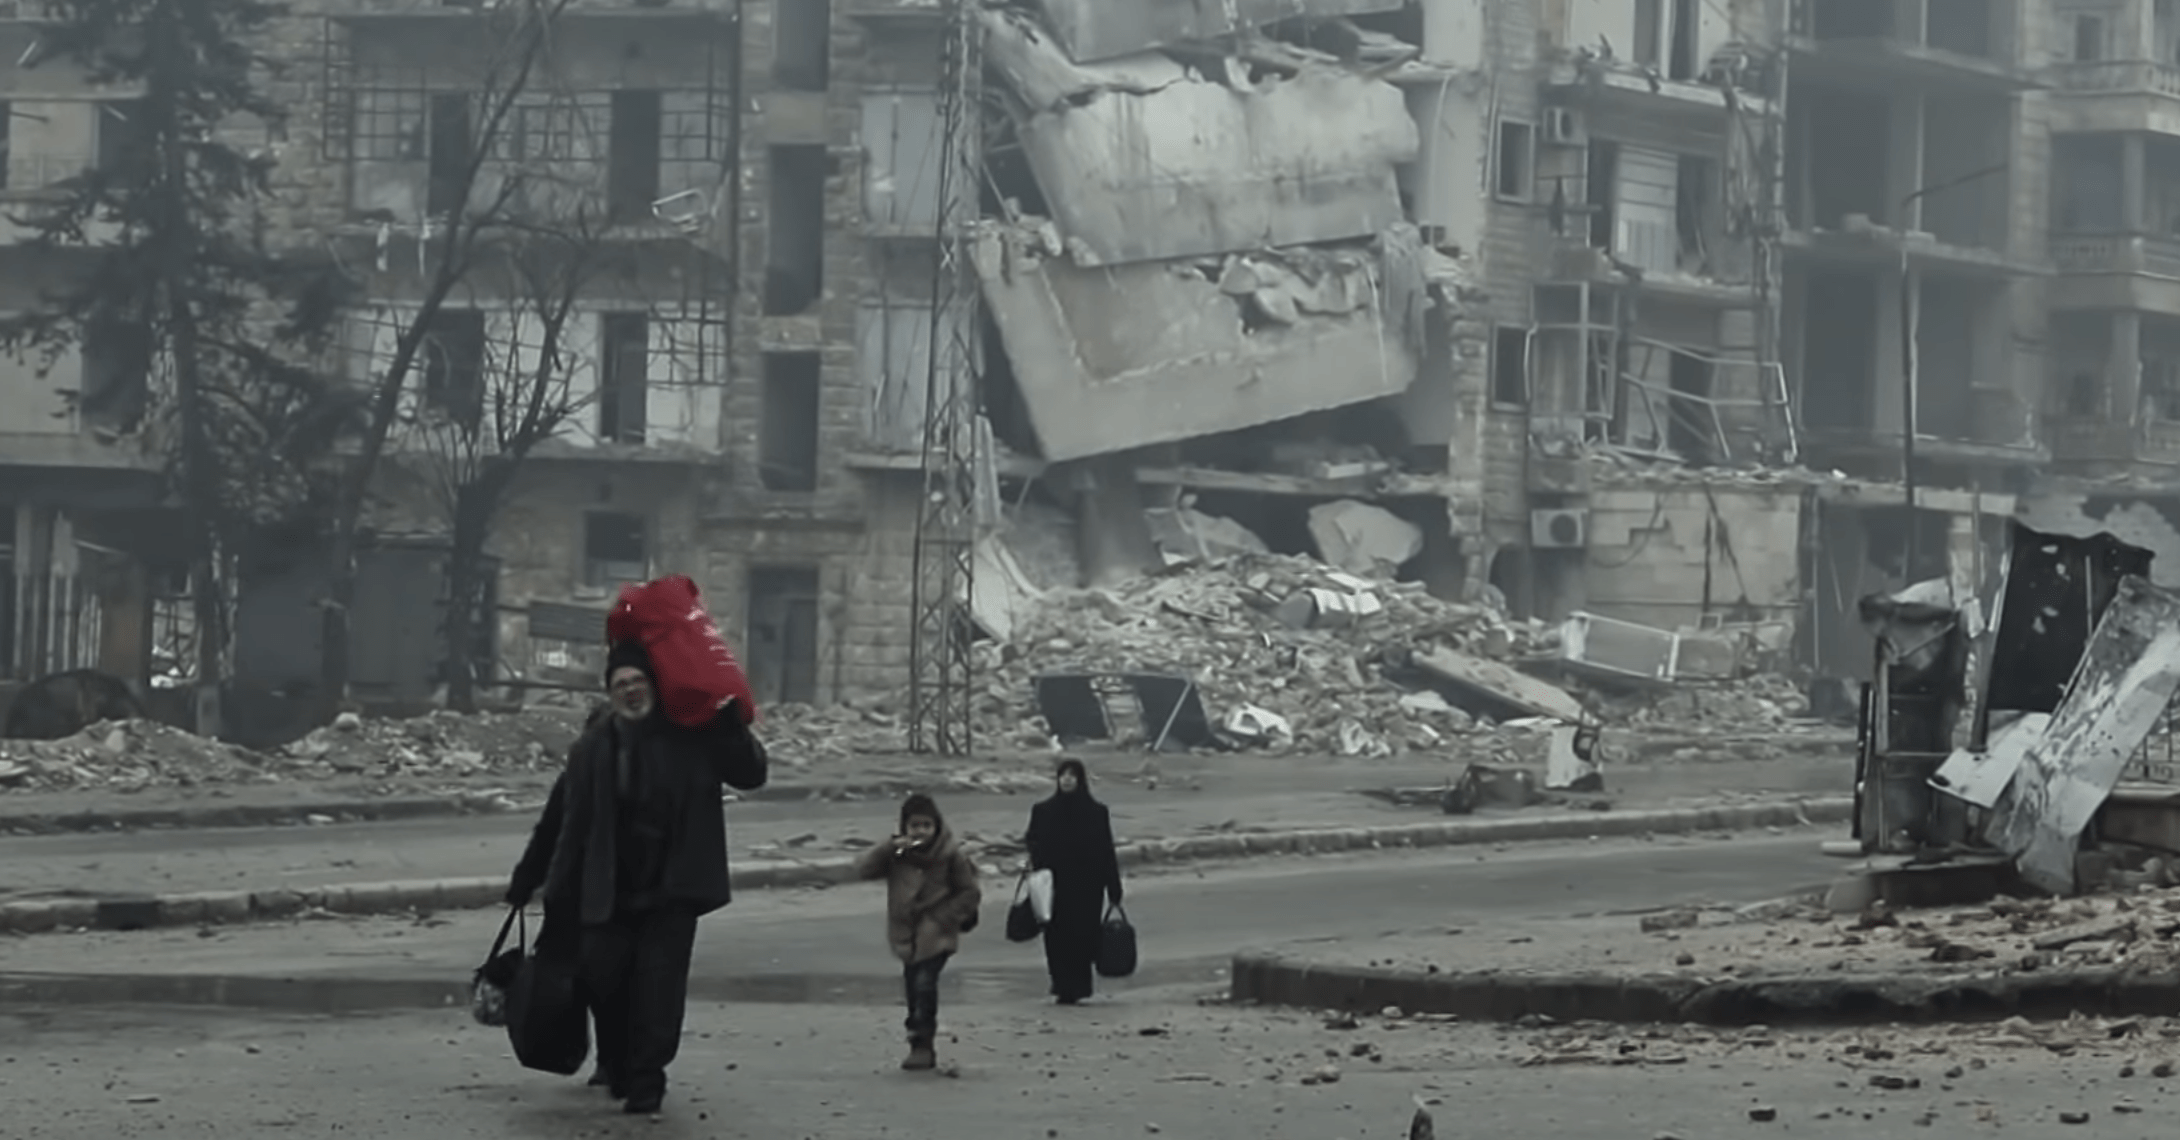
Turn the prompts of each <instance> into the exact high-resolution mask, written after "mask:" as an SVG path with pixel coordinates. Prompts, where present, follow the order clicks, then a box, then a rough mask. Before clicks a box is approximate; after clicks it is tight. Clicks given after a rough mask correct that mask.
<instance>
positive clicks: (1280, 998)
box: [1232, 953, 2180, 1026]
mask: <svg viewBox="0 0 2180 1140" xmlns="http://www.w3.org/2000/svg"><path fill="white" fill-rule="evenodd" d="M1233 970H1234V973H1233V989H1232V996H1233V998H1234V1000H1236V1001H1250V1002H1257V1003H1261V1004H1265V1005H1284V1006H1299V1007H1304V1008H1313V1009H1334V1010H1340V1011H1343V1012H1349V1013H1375V1012H1377V1011H1379V1010H1382V1009H1385V1008H1386V1007H1388V1006H1397V1007H1398V1008H1400V1009H1401V1010H1402V1011H1403V1012H1407V1013H1437V1014H1452V1015H1454V1016H1457V1017H1463V1018H1468V1019H1471V1020H1476V1021H1502V1022H1503V1021H1516V1020H1520V1019H1522V1018H1527V1017H1545V1018H1551V1019H1554V1020H1557V1021H1568V1022H1571V1021H1608V1022H1643V1023H1663V1024H1674V1023H1695V1024H1701V1025H1716V1026H1748V1025H1824V1026H1841V1025H1880V1024H1893V1023H1908V1022H1916V1023H1927V1022H1953V1021H1985V1020H2000V1019H2003V1018H2008V1017H2025V1018H2029V1019H2031V1020H2050V1019H2055V1018H2064V1017H2067V1016H2069V1015H2071V1014H2077V1013H2079V1014H2084V1015H2089V1016H2128V1017H2144V1016H2148V1017H2170V1016H2174V1015H2176V1014H2180V978H2173V977H2169V976H2161V975H2148V974H2130V973H2124V972H2121V971H2116V970H2085V971H2070V972H2065V973H2051V974H2033V975H1992V974H1986V975H1974V976H1960V977H1906V976H1896V975H1895V976H1888V975H1869V976H1855V975H1847V976H1842V975H1838V974H1830V973H1827V974H1822V975H1792V976H1782V977H1776V978H1751V979H1746V980H1737V981H1729V982H1702V981H1695V980H1691V979H1688V978H1681V977H1672V976H1659V975H1640V974H1626V975H1618V974H1587V975H1585V974H1565V975H1510V974H1503V973H1497V974H1419V973H1415V972H1413V971H1405V970H1389V969H1384V968H1380V967H1371V966H1330V965H1323V964H1317V963H1312V962H1309V961H1307V960H1305V959H1299V958H1289V957H1284V956H1281V955H1278V954H1273V953H1244V954H1238V955H1235V957H1234V966H1233Z"/></svg>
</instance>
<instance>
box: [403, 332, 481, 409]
mask: <svg viewBox="0 0 2180 1140" xmlns="http://www.w3.org/2000/svg"><path fill="white" fill-rule="evenodd" d="M417 349H418V353H419V355H420V356H421V357H422V358H423V371H424V404H425V406H426V407H430V408H434V409H436V410H438V411H441V412H444V413H446V414H447V415H449V416H451V417H453V418H454V419H455V420H456V421H457V422H459V423H462V424H468V425H474V424H476V423H477V421H478V418H479V417H480V416H481V415H482V414H483V412H484V385H485V375H484V355H485V341H484V313H483V311H482V310H478V309H441V310H439V311H438V312H436V313H433V314H432V315H431V319H430V320H428V321H426V322H425V324H424V339H423V343H422V344H420V345H418V346H417Z"/></svg>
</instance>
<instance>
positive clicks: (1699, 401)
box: [1532, 328, 1801, 466]
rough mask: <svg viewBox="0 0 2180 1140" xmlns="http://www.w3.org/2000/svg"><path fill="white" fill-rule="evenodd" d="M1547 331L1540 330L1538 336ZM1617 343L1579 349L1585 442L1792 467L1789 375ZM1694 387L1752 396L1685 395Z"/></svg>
mask: <svg viewBox="0 0 2180 1140" xmlns="http://www.w3.org/2000/svg"><path fill="white" fill-rule="evenodd" d="M1550 331H1551V330H1547V329H1543V328H1540V329H1539V330H1538V332H1539V334H1540V336H1541V335H1548V334H1549V332H1550ZM1618 339H1619V338H1616V337H1613V336H1612V335H1610V334H1609V333H1608V334H1595V335H1592V336H1591V337H1589V338H1588V343H1586V344H1584V345H1582V346H1581V352H1582V357H1583V359H1582V364H1581V368H1582V372H1583V375H1584V378H1585V383H1584V385H1583V393H1582V401H1583V409H1584V410H1583V412H1582V414H1581V417H1580V418H1581V421H1582V436H1583V438H1584V439H1585V440H1587V441H1589V442H1591V443H1605V444H1610V445H1612V446H1614V447H1617V448H1620V449H1622V450H1624V451H1628V452H1633V453H1636V454H1640V455H1647V456H1652V457H1656V458H1661V459H1678V460H1681V461H1683V462H1700V463H1710V464H1716V465H1719V466H1735V465H1740V466H1753V465H1756V464H1759V463H1765V462H1771V463H1792V462H1794V460H1795V459H1796V458H1797V457H1798V456H1799V454H1800V452H1801V441H1800V437H1799V435H1798V434H1797V433H1796V431H1795V429H1794V423H1793V417H1792V416H1791V415H1789V414H1788V409H1789V407H1790V403H1789V395H1788V392H1787V386H1786V372H1785V369H1783V368H1781V367H1780V366H1779V365H1777V364H1761V363H1758V362H1756V361H1751V360H1727V359H1720V358H1718V357H1714V356H1710V355H1707V354H1704V353H1702V352H1699V351H1694V350H1691V349H1689V348H1687V347H1686V346H1682V345H1676V344H1668V343H1665V342H1663V341H1655V340H1649V339H1646V338H1640V337H1631V338H1627V339H1626V342H1625V343H1626V352H1625V354H1624V356H1623V355H1622V354H1621V353H1620V352H1619V351H1618V346H1617V345H1616V344H1615V342H1616V341H1617V340H1618ZM1697 384H1700V385H1701V386H1702V387H1703V388H1704V389H1706V390H1707V391H1717V390H1719V389H1721V388H1723V389H1725V390H1727V391H1738V392H1744V393H1753V394H1752V395H1738V396H1713V395H1708V394H1706V392H1704V391H1691V390H1689V388H1691V387H1694V386H1695V385H1697ZM1532 390H1535V388H1534V387H1533V388H1532ZM1566 418H1567V419H1569V420H1572V419H1573V418H1574V417H1572V416H1570V417H1566ZM1568 426H1569V427H1570V428H1571V427H1572V424H1569V425H1568Z"/></svg>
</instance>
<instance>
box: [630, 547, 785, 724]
mask: <svg viewBox="0 0 2180 1140" xmlns="http://www.w3.org/2000/svg"><path fill="white" fill-rule="evenodd" d="M606 638H607V639H608V640H609V641H616V642H618V641H634V642H638V643H640V644H641V645H642V646H643V647H644V650H645V651H646V652H648V653H649V654H650V655H651V672H652V675H653V676H654V677H655V678H656V679H657V683H658V687H659V704H660V705H661V706H662V707H663V708H664V709H665V710H666V717H667V719H669V720H671V721H673V722H674V723H675V724H678V725H681V726H682V727H684V728H697V727H699V726H702V725H705V724H709V723H710V722H711V719H712V717H713V716H715V715H717V714H718V712H719V709H720V706H722V705H725V704H726V703H728V702H729V701H732V702H733V703H734V711H735V712H736V713H737V714H739V715H740V716H741V718H742V723H743V724H755V723H756V722H757V699H756V696H755V695H754V694H752V693H751V692H750V688H749V676H748V675H747V674H745V673H744V672H742V665H741V663H740V662H738V661H736V660H735V659H734V651H733V650H730V649H728V648H727V639H726V638H724V637H721V636H720V635H719V625H718V623H716V622H714V621H712V618H711V615H710V614H708V613H706V612H704V601H703V598H702V597H701V596H700V595H699V594H698V593H697V589H696V583H695V582H692V581H690V580H689V579H688V578H686V577H684V576H682V575H680V574H674V575H670V576H668V577H665V578H661V579H659V580H658V581H656V582H646V583H644V584H643V585H641V586H624V587H622V588H621V598H620V601H619V602H617V603H615V604H614V606H613V610H612V612H611V613H609V614H607V615H606Z"/></svg>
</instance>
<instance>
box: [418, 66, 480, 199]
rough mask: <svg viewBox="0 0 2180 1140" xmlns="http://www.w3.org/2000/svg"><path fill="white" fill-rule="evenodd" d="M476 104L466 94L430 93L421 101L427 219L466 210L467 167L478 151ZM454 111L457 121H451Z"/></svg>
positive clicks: (467, 93) (474, 97) (476, 102)
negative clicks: (458, 117)
mask: <svg viewBox="0 0 2180 1140" xmlns="http://www.w3.org/2000/svg"><path fill="white" fill-rule="evenodd" d="M477 104H478V96H477V95H476V94H475V93H474V92H467V91H433V92H430V93H429V94H428V96H427V97H426V99H425V101H424V120H423V133H424V139H423V141H424V148H423V149H424V153H423V156H422V157H423V160H424V212H425V213H426V214H427V215H429V216H432V217H441V216H444V215H447V214H451V213H454V212H455V211H458V210H463V209H466V208H467V207H468V204H469V203H468V200H467V197H466V195H467V194H468V192H469V190H470V189H471V187H470V184H469V182H470V180H469V164H470V162H471V161H472V159H473V158H474V156H475V155H476V148H477V138H476V123H477ZM456 109H459V110H460V112H461V120H460V121H459V122H454V121H452V117H453V115H454V112H455V111H456ZM457 140H459V142H458V143H457Z"/></svg>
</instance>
